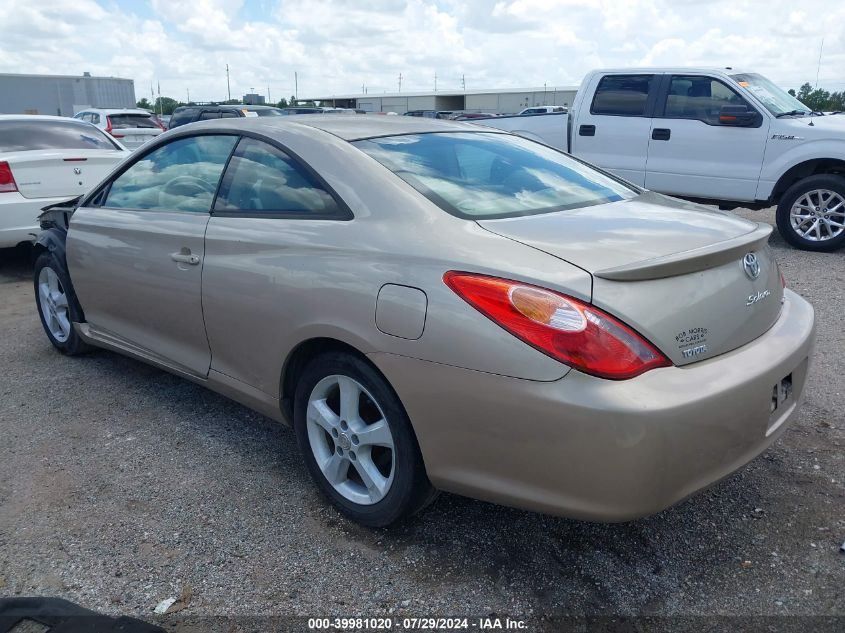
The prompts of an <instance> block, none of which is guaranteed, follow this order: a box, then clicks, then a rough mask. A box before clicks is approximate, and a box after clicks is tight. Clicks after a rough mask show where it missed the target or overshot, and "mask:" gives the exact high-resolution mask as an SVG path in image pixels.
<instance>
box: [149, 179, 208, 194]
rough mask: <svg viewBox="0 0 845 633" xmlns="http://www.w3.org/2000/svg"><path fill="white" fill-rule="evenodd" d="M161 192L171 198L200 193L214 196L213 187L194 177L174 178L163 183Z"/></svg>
mask: <svg viewBox="0 0 845 633" xmlns="http://www.w3.org/2000/svg"><path fill="white" fill-rule="evenodd" d="M162 192H163V193H166V194H168V195H171V196H196V195H198V194H202V193H210V194H212V195H214V187H213V186H212V185H211V184H209V183H207V182H206V181H204V180H203V179H201V178H197V177H196V176H176V177H175V178H171V179H170V180H168V181H167V182H166V183H164V186H163V187H162Z"/></svg>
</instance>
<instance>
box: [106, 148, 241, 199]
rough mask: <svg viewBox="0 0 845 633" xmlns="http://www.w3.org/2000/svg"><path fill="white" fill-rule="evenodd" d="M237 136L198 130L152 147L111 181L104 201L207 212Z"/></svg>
mask: <svg viewBox="0 0 845 633" xmlns="http://www.w3.org/2000/svg"><path fill="white" fill-rule="evenodd" d="M237 140H238V137H237V136H232V135H201V136H191V137H188V138H179V139H176V140H174V141H171V142H170V143H167V144H166V145H162V146H160V147H157V148H155V149H154V150H152V151H151V152H149V153H148V154H146V155H145V156H143V157H142V158H141V159H140V160H138V161H137V162H135V163H134V164H132V165H131V166H130V167H129V169H127V170H126V171H125V172H123V173H122V174H121V175H120V176H118V177H117V178H116V179H115V180H114V181H113V182H112V184H111V187H110V189H109V191H108V194H107V196H106V200H105V204H104V205H103V206H105V207H107V208H109V209H135V210H156V211H192V212H195V213H208V212H209V211H210V210H211V204H212V201H213V199H214V194H215V192H216V191H217V184H218V183H219V181H220V176H221V174H222V173H223V168H224V167H225V166H226V161H227V160H228V159H229V155H230V154H231V153H232V149H233V148H234V146H235V143H236V142H237Z"/></svg>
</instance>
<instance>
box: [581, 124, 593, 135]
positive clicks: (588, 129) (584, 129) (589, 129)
mask: <svg viewBox="0 0 845 633" xmlns="http://www.w3.org/2000/svg"><path fill="white" fill-rule="evenodd" d="M595 135H596V126H595V125H582V126H581V127H579V128H578V136H595Z"/></svg>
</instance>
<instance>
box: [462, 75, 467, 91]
mask: <svg viewBox="0 0 845 633" xmlns="http://www.w3.org/2000/svg"><path fill="white" fill-rule="evenodd" d="M466 89H467V78H466V75H461V90H466Z"/></svg>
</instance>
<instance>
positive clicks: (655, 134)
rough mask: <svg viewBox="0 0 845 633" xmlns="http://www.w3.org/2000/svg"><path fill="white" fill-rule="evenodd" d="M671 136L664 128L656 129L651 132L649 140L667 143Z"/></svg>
mask: <svg viewBox="0 0 845 633" xmlns="http://www.w3.org/2000/svg"><path fill="white" fill-rule="evenodd" d="M670 136H672V130H670V129H669V128H665V127H656V128H654V129H653V130H652V131H651V138H653V139H654V140H655V141H668V140H669V137H670Z"/></svg>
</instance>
